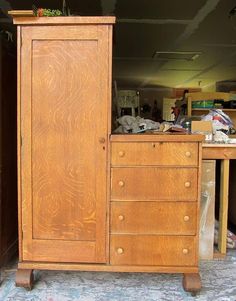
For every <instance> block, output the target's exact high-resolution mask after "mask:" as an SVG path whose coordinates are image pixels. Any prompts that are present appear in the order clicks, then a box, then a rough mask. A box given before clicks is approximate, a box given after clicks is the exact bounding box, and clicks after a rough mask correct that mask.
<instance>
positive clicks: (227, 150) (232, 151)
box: [202, 143, 236, 160]
mask: <svg viewBox="0 0 236 301" xmlns="http://www.w3.org/2000/svg"><path fill="white" fill-rule="evenodd" d="M202 158H203V159H214V160H215V159H220V160H225V159H236V144H225V143H203V145H202Z"/></svg>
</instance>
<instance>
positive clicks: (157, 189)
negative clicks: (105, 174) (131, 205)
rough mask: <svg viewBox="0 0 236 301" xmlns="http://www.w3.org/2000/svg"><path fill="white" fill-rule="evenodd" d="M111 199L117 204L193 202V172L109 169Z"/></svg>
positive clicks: (196, 174) (194, 194) (182, 170)
mask: <svg viewBox="0 0 236 301" xmlns="http://www.w3.org/2000/svg"><path fill="white" fill-rule="evenodd" d="M111 176H112V178H111V185H112V187H111V197H112V199H119V200H175V201H178V200H183V201H185V200H186V201H189V200H192V201H196V200H197V186H198V185H197V178H198V170H197V168H179V167H178V168H173V167H172V168H170V167H166V168H165V167H162V168H160V167H140V168H135V167H134V168H132V167H130V168H112V170H111Z"/></svg>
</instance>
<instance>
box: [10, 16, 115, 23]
mask: <svg viewBox="0 0 236 301" xmlns="http://www.w3.org/2000/svg"><path fill="white" fill-rule="evenodd" d="M12 16H13V17H14V18H13V23H14V24H17V25H50V24H53V25H57V24H60V25H62V24H101V25H102V24H114V23H115V20H116V18H115V17H80V16H75V17H73V16H72V17H19V16H17V15H12Z"/></svg>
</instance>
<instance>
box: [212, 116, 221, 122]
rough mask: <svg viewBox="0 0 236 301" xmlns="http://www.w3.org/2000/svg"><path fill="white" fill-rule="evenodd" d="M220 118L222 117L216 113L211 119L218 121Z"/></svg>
mask: <svg viewBox="0 0 236 301" xmlns="http://www.w3.org/2000/svg"><path fill="white" fill-rule="evenodd" d="M221 119H222V118H221V117H220V116H217V115H216V116H213V120H219V121H221Z"/></svg>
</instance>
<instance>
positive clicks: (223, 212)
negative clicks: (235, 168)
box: [218, 159, 229, 254]
mask: <svg viewBox="0 0 236 301" xmlns="http://www.w3.org/2000/svg"><path fill="white" fill-rule="evenodd" d="M228 202H229V160H228V159H223V160H221V171H220V215H219V237H218V249H219V251H220V253H222V254H226V240H227V227H228Z"/></svg>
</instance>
